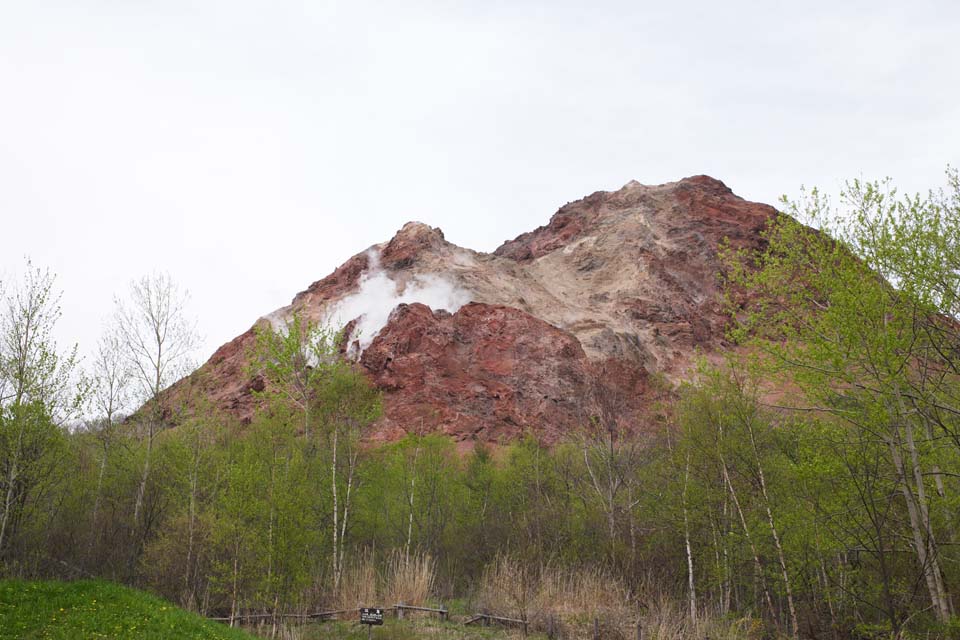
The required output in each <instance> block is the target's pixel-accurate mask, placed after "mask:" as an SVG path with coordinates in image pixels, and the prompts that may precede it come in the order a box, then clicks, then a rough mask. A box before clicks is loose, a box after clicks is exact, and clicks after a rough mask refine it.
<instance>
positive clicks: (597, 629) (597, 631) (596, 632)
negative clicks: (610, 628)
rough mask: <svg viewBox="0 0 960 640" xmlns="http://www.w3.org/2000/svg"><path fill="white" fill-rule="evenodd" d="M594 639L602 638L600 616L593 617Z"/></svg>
mask: <svg viewBox="0 0 960 640" xmlns="http://www.w3.org/2000/svg"><path fill="white" fill-rule="evenodd" d="M593 640H600V618H597V617H594V618H593Z"/></svg>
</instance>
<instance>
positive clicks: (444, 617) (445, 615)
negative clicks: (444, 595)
mask: <svg viewBox="0 0 960 640" xmlns="http://www.w3.org/2000/svg"><path fill="white" fill-rule="evenodd" d="M449 615H450V612H449V611H447V605H445V604H441V605H440V619H441V620H443V621H444V622H446V621H447V620H449Z"/></svg>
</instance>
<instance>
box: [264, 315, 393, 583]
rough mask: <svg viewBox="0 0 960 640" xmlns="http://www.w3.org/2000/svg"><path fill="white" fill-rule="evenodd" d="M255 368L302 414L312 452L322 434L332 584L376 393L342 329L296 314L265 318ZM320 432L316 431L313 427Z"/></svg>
mask: <svg viewBox="0 0 960 640" xmlns="http://www.w3.org/2000/svg"><path fill="white" fill-rule="evenodd" d="M256 332H257V341H256V345H255V347H254V352H253V354H252V358H251V360H252V362H253V367H254V372H255V373H257V374H259V375H262V376H263V378H264V383H265V385H264V393H265V394H266V395H267V397H268V398H271V399H272V400H273V401H274V402H277V401H279V402H280V403H281V404H284V405H286V406H287V407H289V408H290V409H291V410H294V411H297V412H298V413H299V414H300V415H301V416H302V429H303V435H304V437H305V438H306V440H307V443H308V447H311V450H310V453H311V454H312V453H314V452H316V451H317V450H316V449H313V447H314V445H315V439H317V438H318V437H320V436H322V438H323V444H325V445H326V446H325V447H323V451H322V453H323V454H325V455H326V456H327V460H326V462H327V464H328V465H329V466H328V467H327V468H328V469H329V470H330V471H329V475H328V476H327V477H328V479H329V484H328V485H327V486H329V491H330V493H329V495H330V498H331V518H330V522H331V528H330V532H331V546H332V554H331V574H332V578H333V585H334V589H335V590H336V589H338V588H339V585H340V579H341V577H342V575H343V569H344V557H345V552H346V537H347V532H348V528H349V523H350V516H351V513H350V510H351V506H352V504H353V498H354V492H355V490H356V488H357V484H358V482H359V478H358V476H357V469H358V465H359V459H360V454H361V448H360V438H361V435H362V432H363V430H364V429H365V428H366V427H367V426H369V425H370V424H371V423H372V422H373V421H374V420H376V419H377V417H378V416H379V415H380V411H381V405H380V396H379V393H378V392H377V391H376V390H375V389H374V388H373V386H372V385H371V384H370V383H369V381H368V380H367V379H366V378H365V377H364V376H363V374H362V373H360V372H359V371H358V370H357V369H356V368H355V367H354V366H353V365H352V364H351V363H348V362H346V361H345V360H344V359H343V358H342V357H341V355H340V351H339V349H340V343H341V338H342V331H338V330H335V329H333V328H331V327H328V326H325V325H322V324H319V323H317V322H314V321H312V320H309V319H307V318H305V317H303V316H302V315H300V314H299V313H294V314H293V316H292V317H291V318H290V321H289V322H288V323H287V324H285V325H284V326H282V327H280V328H279V330H275V329H274V327H273V326H272V325H270V324H268V323H262V324H261V325H259V326H258V327H257V329H256ZM318 430H319V431H320V433H319V434H318V433H317V431H318Z"/></svg>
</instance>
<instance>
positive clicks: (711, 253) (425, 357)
mask: <svg viewBox="0 0 960 640" xmlns="http://www.w3.org/2000/svg"><path fill="white" fill-rule="evenodd" d="M774 215H776V211H775V210H774V209H773V208H772V207H769V206H767V205H763V204H757V203H752V202H747V201H745V200H743V199H741V198H739V197H737V196H736V195H734V194H733V193H732V192H731V191H730V190H729V189H728V188H727V187H726V185H724V184H723V183H722V182H720V181H718V180H715V179H713V178H709V177H707V176H696V177H692V178H686V179H683V180H680V181H679V182H673V183H668V184H663V185H658V186H645V185H641V184H639V183H637V182H630V183H628V184H627V185H625V186H624V187H623V188H622V189H620V190H618V191H613V192H604V191H600V192H597V193H594V194H593V195H590V196H588V197H586V198H584V199H582V200H579V201H576V202H572V203H570V204H567V205H565V206H564V207H562V208H561V209H560V210H559V211H557V213H556V214H554V216H553V217H552V218H551V219H550V222H549V223H548V224H547V225H545V226H543V227H540V228H538V229H536V230H534V231H531V232H529V233H525V234H523V235H521V236H519V237H517V238H516V239H514V240H511V241H508V242H506V243H504V244H503V245H502V246H501V247H500V248H498V249H497V250H496V251H494V252H493V253H492V254H487V253H479V252H476V251H471V250H469V249H465V248H462V247H458V246H456V245H454V244H451V243H449V242H447V241H446V240H445V239H444V236H443V233H442V232H441V231H440V230H439V229H437V228H432V227H429V226H427V225H424V224H421V223H416V222H411V223H408V224H406V225H404V227H403V228H402V229H401V230H400V231H399V232H398V233H397V234H396V235H395V236H394V237H393V238H392V239H391V240H390V241H388V242H386V243H383V244H381V245H375V246H374V247H371V248H370V249H368V250H366V251H363V252H361V253H358V254H356V255H355V256H353V257H352V258H350V259H349V260H348V261H347V262H345V263H344V264H343V265H341V266H340V267H339V268H338V269H337V270H336V271H334V272H333V273H332V274H330V275H329V276H327V277H326V278H324V279H322V280H319V281H317V282H314V283H313V284H312V285H310V287H308V288H307V289H306V290H305V291H303V292H301V293H300V294H298V295H297V296H296V297H295V298H294V299H293V302H292V303H291V304H290V305H289V306H288V307H285V308H283V309H279V310H277V311H275V312H274V313H272V314H270V315H268V316H265V317H264V318H262V319H261V320H259V321H258V322H263V321H270V322H273V323H274V324H277V323H278V322H283V321H285V320H286V319H289V318H290V317H291V315H292V314H293V313H294V312H297V313H301V314H303V315H304V316H307V317H309V318H311V319H314V320H318V321H327V322H330V321H332V322H339V323H348V322H349V323H350V325H349V326H350V327H351V328H352V330H353V333H354V335H353V336H351V337H350V341H351V343H352V344H351V354H352V355H353V357H357V358H358V360H359V364H360V366H362V367H363V369H364V370H365V371H366V373H367V374H368V375H369V377H370V379H371V380H372V381H373V382H374V383H375V384H376V385H377V386H378V387H379V388H380V389H382V391H383V394H384V409H385V411H384V417H383V418H382V419H381V421H380V423H379V424H378V425H377V426H376V430H375V434H374V436H373V437H375V438H380V439H394V438H397V437H401V436H402V435H403V434H404V433H408V432H442V433H446V434H449V435H451V436H453V437H454V438H456V439H458V440H476V439H480V440H486V441H500V440H504V439H510V438H514V437H516V436H517V435H518V434H520V433H525V432H529V433H532V434H533V435H535V436H537V437H540V438H542V439H544V440H546V441H555V440H556V439H558V438H559V437H561V436H562V435H563V434H564V433H566V432H568V431H569V430H570V429H573V428H575V427H576V426H578V425H582V424H584V422H585V421H586V420H589V419H591V418H592V417H600V418H601V419H610V418H611V416H615V417H616V419H618V420H621V421H627V422H628V423H630V424H632V425H634V426H639V428H642V425H643V423H644V421H645V420H646V419H647V418H648V417H649V413H650V409H651V406H652V402H653V397H654V394H655V393H657V385H654V384H652V383H651V381H652V380H654V379H656V378H660V379H666V380H672V381H675V380H678V379H681V378H682V377H683V376H684V375H686V373H687V372H688V370H689V367H690V365H691V363H692V360H693V358H694V355H695V353H696V352H697V351H700V352H704V353H708V354H709V353H711V352H716V351H718V350H720V349H722V348H723V347H724V346H725V344H724V327H725V324H726V316H725V315H724V313H723V310H722V308H721V302H720V297H719V296H720V292H719V289H718V282H717V273H718V271H719V270H720V264H719V260H718V254H717V252H718V248H719V246H720V245H721V243H722V242H723V241H725V240H726V241H728V242H729V243H730V244H731V245H732V246H734V247H752V248H756V247H759V246H760V244H761V242H762V239H761V235H760V232H761V230H762V229H763V227H764V225H765V224H766V223H767V221H768V220H769V219H770V218H771V217H772V216H774ZM253 335H254V334H253V329H251V330H250V331H248V332H246V333H244V334H243V335H241V336H239V337H237V338H235V339H234V340H233V341H231V342H229V343H227V344H225V345H223V346H222V347H221V348H220V349H219V350H218V351H217V352H216V353H215V354H214V355H213V356H212V357H211V358H210V360H209V361H208V362H207V363H206V364H205V365H203V367H202V368H201V372H202V374H203V376H202V382H201V383H200V384H202V386H203V388H204V389H205V393H206V395H208V396H209V398H210V399H211V400H213V401H214V402H215V403H216V404H217V405H218V406H220V407H221V408H223V409H225V410H227V411H230V412H233V413H235V414H237V415H238V416H240V417H241V418H243V419H249V417H250V416H251V415H252V413H253V411H254V410H255V400H254V397H253V395H252V393H251V391H252V390H253V389H256V388H258V386H259V385H262V382H261V381H259V380H257V379H251V378H250V377H249V375H248V374H246V373H245V371H246V367H245V366H244V365H245V362H246V357H247V354H248V352H249V347H250V345H251V343H252V341H253ZM178 384H181V383H178Z"/></svg>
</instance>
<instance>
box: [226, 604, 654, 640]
mask: <svg viewBox="0 0 960 640" xmlns="http://www.w3.org/2000/svg"><path fill="white" fill-rule="evenodd" d="M382 609H383V610H384V611H388V610H390V609H393V611H394V614H395V615H396V617H397V619H399V620H402V619H403V612H404V611H420V612H423V613H436V614H438V615H439V616H440V619H441V620H444V621H447V620H449V619H450V612H449V610H448V609H447V607H445V606H444V605H440V607H420V606H416V605H411V604H404V603H402V602H398V603H397V604H395V605H393V606H392V607H382ZM359 612H360V608H359V607H356V608H353V609H334V610H331V611H316V612H314V613H278V614H272V613H244V614H238V615H235V616H232V617H218V618H209V619H210V620H216V621H218V622H244V621H252V620H279V619H291V618H293V619H297V620H316V621H318V622H323V621H326V620H330V619H332V618H334V617H336V616H339V615H342V614H345V613H359ZM491 623H494V624H499V625H504V626H514V627H519V628H522V629H523V634H524V635H527V633H528V632H529V625H530V622H529V621H528V620H521V619H520V618H508V617H505V616H498V615H494V614H492V613H487V612H483V613H475V614H473V615H472V616H470V617H469V618H467V619H466V620H464V622H463V625H464V626H469V625H474V624H483V625H485V626H489V625H490V624H491ZM556 624H557V621H556V619H555V618H554V616H552V615H551V616H550V617H549V618H548V622H547V627H548V629H547V636H548V637H553V635H554V633H556V629H555V627H556ZM635 630H636V640H643V627H642V626H641V625H640V622H639V621H637V623H636V627H635ZM602 636H603V634H602V633H601V626H600V619H599V618H596V617H595V618H594V619H593V640H601V638H602Z"/></svg>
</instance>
